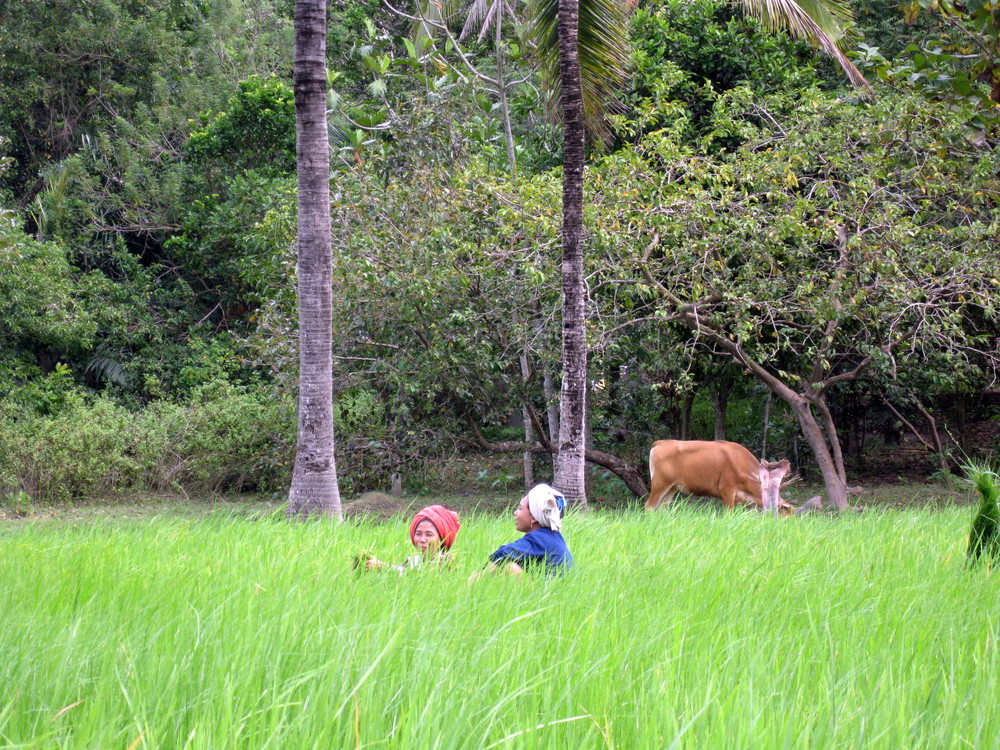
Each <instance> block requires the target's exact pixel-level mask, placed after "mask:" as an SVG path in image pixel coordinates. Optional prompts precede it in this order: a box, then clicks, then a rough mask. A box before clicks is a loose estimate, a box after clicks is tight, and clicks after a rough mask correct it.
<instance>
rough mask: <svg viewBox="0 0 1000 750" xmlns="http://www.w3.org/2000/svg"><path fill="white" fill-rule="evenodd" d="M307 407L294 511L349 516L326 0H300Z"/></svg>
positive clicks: (303, 386) (298, 93)
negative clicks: (337, 358) (339, 440)
mask: <svg viewBox="0 0 1000 750" xmlns="http://www.w3.org/2000/svg"><path fill="white" fill-rule="evenodd" d="M293 76H294V89H295V131H296V149H295V155H296V162H297V165H298V182H299V199H298V224H299V225H298V302H299V413H298V425H299V429H298V443H297V445H296V449H295V468H294V470H293V473H292V485H291V488H290V489H289V492H288V514H289V516H296V515H325V516H334V517H336V518H338V519H339V518H340V517H341V510H340V489H339V487H338V485H337V465H336V462H335V460H334V438H333V358H332V344H333V289H332V285H331V283H332V282H331V279H332V273H333V263H332V257H331V249H330V141H329V136H328V130H327V122H326V87H327V77H326V0H295V61H294V72H293Z"/></svg>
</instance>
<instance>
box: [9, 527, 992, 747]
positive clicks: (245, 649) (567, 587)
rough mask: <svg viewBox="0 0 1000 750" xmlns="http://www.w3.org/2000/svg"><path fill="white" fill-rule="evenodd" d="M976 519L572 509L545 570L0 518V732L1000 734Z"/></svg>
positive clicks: (146, 741)
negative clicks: (429, 566) (368, 565)
mask: <svg viewBox="0 0 1000 750" xmlns="http://www.w3.org/2000/svg"><path fill="white" fill-rule="evenodd" d="M968 521H969V518H968V513H967V512H962V511H946V512H931V511H917V512H907V513H885V514H880V513H874V514H866V515H863V516H859V517H854V516H851V517H843V518H830V517H823V516H816V517H808V516H807V517H802V518H796V519H775V518H763V517H760V516H757V515H753V514H744V513H736V514H732V515H721V514H720V515H715V514H705V513H695V512H691V511H689V510H686V509H684V508H677V509H672V510H671V511H669V512H666V513H658V514H653V515H638V514H623V515H602V514H598V513H593V514H590V515H588V516H585V517H571V518H569V519H568V523H567V529H566V537H567V540H568V542H569V544H570V548H571V549H572V551H573V554H574V556H575V558H576V561H577V566H576V569H575V570H574V571H572V572H571V573H569V574H568V575H566V576H564V577H561V578H556V579H539V578H525V579H512V578H508V577H506V576H496V577H490V578H485V579H482V580H479V581H477V582H475V583H472V584H471V585H470V584H468V583H467V582H466V581H467V578H468V576H469V574H470V573H472V572H474V571H475V570H478V569H479V568H480V567H481V566H482V563H483V562H484V561H485V558H486V555H487V554H488V553H489V552H490V551H491V550H492V549H494V548H495V547H496V546H498V545H499V544H500V543H502V542H505V541H510V540H512V539H513V538H515V537H516V532H514V530H513V524H512V520H511V519H509V518H504V519H499V520H498V519H495V518H487V517H483V516H480V517H467V518H464V519H463V528H462V531H461V533H460V534H459V537H458V542H457V545H456V552H457V556H458V559H457V562H456V564H455V566H454V567H453V568H452V569H451V570H448V571H413V572H410V573H408V574H406V575H403V576H401V575H398V574H396V573H377V574H358V573H355V572H354V571H353V570H352V569H351V565H350V560H351V556H352V554H353V553H354V552H355V550H357V549H358V548H362V547H367V548H371V549H373V550H375V551H376V553H377V554H379V556H380V557H382V558H384V559H385V558H388V559H392V558H394V557H395V558H399V559H402V558H403V557H404V556H405V555H406V554H408V553H409V548H408V544H406V523H405V521H404V520H400V521H398V522H396V523H392V524H389V525H387V526H371V525H361V526H352V525H336V524H332V523H306V524H289V523H285V522H283V521H278V520H258V521H253V520H247V519H239V518H226V517H212V518H209V519H208V520H204V519H202V520H193V519H172V518H165V517H164V518H154V519H152V520H145V521H137V522H135V523H124V524H123V523H118V524H91V525H76V526H73V525H68V524H64V523H58V524H56V523H48V524H36V525H32V526H25V527H6V528H4V529H3V530H0V748H13V747H18V748H125V749H127V748H206V749H209V748H210V749H211V750H219V749H221V748H283V749H285V748H355V747H365V748H442V749H444V748H493V747H503V748H562V747H566V748H576V747H583V748H599V747H607V748H623V749H624V748H669V747H674V748H713V747H720V748H722V747H759V748H780V747H795V748H799V747H845V748H846V747H854V748H862V747H863V748H892V749H893V750H895V749H897V748H901V747H906V748H918V747H924V748H952V747H954V748H965V747H976V748H986V747H997V746H998V743H1000V708H998V701H997V696H998V695H1000V660H998V656H997V645H996V644H997V636H998V614H997V613H998V612H1000V608H998V604H1000V576H998V575H996V574H995V573H991V572H990V571H987V570H985V569H983V570H975V571H969V570H968V569H966V568H964V567H963V562H964V552H965V545H966V533H967V530H968Z"/></svg>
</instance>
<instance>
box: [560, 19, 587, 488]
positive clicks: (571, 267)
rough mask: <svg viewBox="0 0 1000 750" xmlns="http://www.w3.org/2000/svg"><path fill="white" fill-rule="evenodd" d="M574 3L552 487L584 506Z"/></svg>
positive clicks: (579, 111)
mask: <svg viewBox="0 0 1000 750" xmlns="http://www.w3.org/2000/svg"><path fill="white" fill-rule="evenodd" d="M579 22H580V16H579V6H578V2H577V0H559V71H560V78H561V81H562V112H563V222H562V290H563V305H562V370H563V376H562V392H561V394H560V397H559V446H558V447H559V455H558V459H557V462H556V476H555V486H556V488H557V489H558V490H559V491H560V492H562V493H563V494H564V495H565V496H566V500H567V501H568V502H569V503H571V504H572V503H581V504H585V503H586V496H585V494H584V493H585V490H584V484H585V480H584V473H585V471H584V467H585V459H584V454H585V450H586V447H585V444H584V422H585V420H586V412H587V393H586V383H587V341H586V331H585V314H586V312H585V307H584V305H585V296H586V295H585V289H584V284H585V281H584V275H583V166H584V121H583V89H582V86H581V83H580V59H579V50H578V47H577V44H578V30H579Z"/></svg>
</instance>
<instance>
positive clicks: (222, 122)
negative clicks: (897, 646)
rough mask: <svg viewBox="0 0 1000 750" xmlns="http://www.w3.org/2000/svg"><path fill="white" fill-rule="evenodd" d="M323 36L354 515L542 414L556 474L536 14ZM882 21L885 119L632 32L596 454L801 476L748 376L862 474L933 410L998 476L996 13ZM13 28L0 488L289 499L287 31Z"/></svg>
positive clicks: (757, 35)
mask: <svg viewBox="0 0 1000 750" xmlns="http://www.w3.org/2000/svg"><path fill="white" fill-rule="evenodd" d="M29 5H30V8H29ZM330 8H331V10H330V36H329V47H328V53H329V55H328V59H329V79H330V81H331V85H332V93H331V95H330V99H329V107H330V120H331V129H330V137H331V143H332V144H333V146H334V151H333V154H334V161H335V166H334V168H333V171H332V174H331V192H332V194H333V201H332V219H333V223H334V251H335V268H334V292H335V309H334V326H335V332H336V333H335V338H336V341H335V347H334V349H335V350H334V355H335V363H336V364H335V373H334V375H335V378H336V381H335V382H336V384H337V387H338V394H339V395H338V397H337V404H336V414H337V421H338V424H337V427H338V431H339V434H338V441H339V445H338V463H339V464H340V466H341V468H340V471H339V473H340V475H341V481H342V483H343V484H344V485H345V491H347V492H352V491H359V490H364V489H369V488H374V487H378V486H385V485H387V483H388V481H389V477H390V476H391V475H392V474H396V473H400V472H402V474H403V476H404V477H405V476H407V471H408V470H410V469H413V468H415V467H418V466H420V465H422V464H424V463H426V462H427V461H430V460H435V459H437V458H441V459H447V458H449V457H452V456H454V455H455V453H456V451H459V450H465V449H468V448H469V447H470V445H474V446H478V447H479V448H486V447H489V448H491V449H495V450H505V451H510V452H512V453H513V452H515V451H520V450H521V448H522V445H521V443H520V442H519V441H521V440H523V436H524V432H523V430H521V429H511V428H508V427H506V425H508V424H509V423H510V418H511V415H512V414H515V413H518V414H519V413H520V411H521V407H522V405H527V406H529V407H530V411H531V412H532V413H533V414H534V416H536V417H537V423H536V425H535V426H536V427H540V428H542V433H543V434H541V435H540V436H539V435H536V439H537V440H538V442H537V443H536V444H535V445H534V446H533V447H534V448H535V449H536V450H537V451H539V452H542V451H544V450H547V449H550V448H551V445H549V444H548V440H547V439H548V437H549V436H550V435H551V433H552V425H551V424H550V423H549V421H548V419H547V416H546V415H547V407H548V406H549V404H550V401H551V391H550V390H547V387H550V386H551V379H552V377H555V378H556V379H558V375H559V362H558V359H559V335H560V321H559V319H558V310H559V293H560V290H559V273H560V268H559V246H558V236H559V235H558V231H559V217H560V212H559V206H560V192H559V184H560V170H559V167H558V164H559V163H560V153H559V151H558V143H559V140H558V138H557V137H556V136H557V135H558V131H557V129H556V128H555V127H554V126H553V125H552V124H551V123H550V121H549V120H548V119H547V117H546V112H545V107H544V102H543V101H542V98H541V97H540V95H539V86H538V81H537V79H536V78H535V76H536V72H535V69H534V61H533V60H532V57H531V52H530V46H529V45H528V44H527V43H526V42H525V37H524V29H523V27H522V26H521V24H520V19H518V18H516V17H512V18H511V19H510V20H509V22H508V23H507V24H506V25H505V26H504V27H503V33H502V35H501V37H500V38H499V39H493V40H490V39H487V38H481V39H476V38H475V37H474V35H467V36H465V37H463V38H462V41H460V42H459V41H457V38H458V36H460V33H459V32H460V30H461V28H462V26H463V24H464V20H465V19H461V18H455V19H453V22H452V26H453V34H454V41H452V42H448V41H445V40H444V39H441V38H437V39H432V38H428V37H421V36H420V35H419V34H418V35H414V36H411V32H412V26H411V22H410V21H408V20H407V19H405V18H401V17H397V16H394V15H393V14H392V13H391V12H390V11H389V10H387V9H386V7H385V6H384V5H383V4H380V3H349V2H345V3H331V5H330ZM508 10H509V11H511V12H518V11H520V10H522V8H521V6H520V5H519V4H515V5H514V7H512V8H510V9H508ZM858 11H859V13H858V18H859V22H860V24H861V26H860V27H859V29H858V37H859V38H860V39H863V40H864V41H863V43H862V46H860V47H859V51H858V52H857V54H856V57H857V59H858V61H859V64H861V65H862V66H867V67H866V68H865V69H866V70H867V71H868V72H869V74H870V75H872V77H873V78H878V79H879V80H881V81H883V83H884V85H883V86H882V87H880V88H879V89H878V92H877V97H876V98H875V99H873V100H862V99H859V98H858V97H857V96H855V95H854V94H853V92H850V91H848V90H847V89H846V88H845V87H844V81H843V79H842V78H840V77H839V76H838V75H837V74H835V73H834V71H833V68H832V66H831V65H830V64H829V62H828V61H825V60H823V59H822V58H817V57H816V56H814V55H813V54H812V53H811V52H809V51H808V50H807V49H806V48H805V47H803V46H801V45H799V44H798V43H794V42H791V41H790V40H788V39H786V38H782V37H771V36H766V35H764V34H762V32H761V31H760V29H759V27H758V25H757V24H756V22H754V21H751V20H748V19H747V18H744V17H743V16H742V15H741V14H739V13H738V12H736V11H734V10H733V9H732V8H731V7H730V6H728V5H722V4H719V3H717V2H715V1H714V0H701V1H700V2H697V3H681V2H675V1H672V0H657V1H656V2H653V1H652V0H651V1H650V2H645V3H639V4H638V7H637V8H636V10H635V12H634V14H633V16H632V43H633V65H632V68H631V78H630V82H629V84H628V86H627V89H626V91H624V92H622V96H621V99H622V102H623V107H622V109H621V111H620V113H619V114H618V115H617V116H615V117H614V118H613V122H612V125H613V128H614V137H613V138H611V139H610V140H609V141H608V142H607V143H605V144H603V146H601V145H600V144H596V143H595V144H591V148H590V161H589V166H588V178H587V179H588V184H589V186H590V187H589V190H590V191H591V192H590V194H589V195H588V201H587V206H586V212H587V213H586V216H587V222H588V232H589V236H588V240H587V245H586V253H585V257H586V264H587V266H586V267H587V273H588V284H589V290H590V296H589V302H588V316H589V324H588V339H589V346H590V361H591V364H590V370H589V373H590V377H589V380H590V385H591V393H590V409H591V428H592V440H593V444H594V447H595V449H596V450H599V451H603V452H605V454H607V455H612V454H613V455H614V456H618V457H619V458H620V459H621V462H622V463H623V464H624V465H633V464H640V463H641V462H642V461H643V454H644V452H645V450H646V448H647V447H648V444H649V442H650V440H651V439H654V438H660V437H667V436H688V437H707V438H711V437H713V435H715V434H718V432H719V429H723V430H725V431H726V434H727V436H728V437H730V438H732V439H738V440H740V441H742V442H744V443H746V444H747V445H749V446H751V447H752V449H754V450H757V449H758V447H760V446H761V443H762V442H766V443H767V449H766V450H767V453H769V454H771V455H778V454H781V455H784V454H789V453H791V454H794V456H795V458H796V459H798V460H799V461H800V462H801V463H802V464H803V465H804V467H805V468H806V469H808V468H809V466H810V465H811V457H810V454H809V453H808V452H807V451H806V450H805V449H803V448H802V447H801V445H802V439H801V435H800V432H799V424H798V423H797V422H796V417H795V416H794V414H793V410H792V409H791V408H790V407H788V406H787V405H786V404H784V403H782V402H781V401H780V399H775V400H774V402H773V403H772V402H771V401H769V400H768V397H767V395H766V394H767V393H768V391H767V388H766V387H765V386H764V385H763V384H762V383H764V382H765V381H764V380H761V377H760V375H759V374H757V375H756V376H754V375H751V373H753V372H754V371H753V367H752V366H751V365H750V364H748V362H752V363H756V364H758V365H760V366H761V367H763V368H764V369H765V370H766V372H767V373H768V374H769V376H770V377H773V378H776V379H778V380H780V381H781V382H782V383H784V384H786V385H787V386H788V387H789V388H791V389H792V390H793V391H795V392H802V393H805V392H806V391H808V390H809V389H810V388H812V387H813V386H814V385H815V384H816V383H819V382H822V383H828V385H826V386H824V387H823V389H822V390H823V399H824V401H823V408H824V409H826V410H827V411H828V413H829V415H830V419H831V420H832V421H833V423H835V424H836V425H838V426H839V429H840V432H839V433H838V432H836V431H834V432H833V433H831V434H829V435H828V437H827V439H828V440H833V441H837V442H839V441H841V440H844V441H847V443H848V445H849V447H851V448H852V449H853V453H850V454H849V455H848V464H849V466H850V467H852V468H853V467H856V466H857V465H858V463H857V462H858V458H859V456H861V455H862V453H863V446H864V444H865V440H868V441H869V442H870V441H871V440H872V439H877V440H879V441H881V440H883V439H889V440H892V439H898V433H899V430H900V429H904V430H906V429H909V427H906V426H904V425H909V426H912V427H913V428H914V430H915V431H916V432H921V433H922V434H923V435H925V436H926V435H927V434H928V433H927V431H926V429H924V425H926V424H930V423H929V422H927V418H928V417H930V418H936V419H937V422H936V424H937V425H938V427H939V428H940V430H939V432H940V433H941V434H942V435H943V436H944V437H943V439H942V440H940V441H938V444H935V445H934V446H933V448H934V450H935V451H937V452H939V453H941V454H942V461H936V460H935V461H934V462H929V463H928V467H929V468H935V467H938V466H940V465H941V464H942V462H943V464H944V466H947V465H948V462H947V456H946V454H952V453H953V454H956V455H958V454H960V453H961V452H962V451H965V452H966V453H976V452H989V451H991V450H996V449H997V447H998V446H997V445H995V444H993V443H991V442H990V440H991V438H989V437H987V438H986V439H985V440H984V439H982V438H975V437H974V436H973V433H972V432H971V431H970V430H968V429H966V428H967V426H968V424H970V423H971V420H972V418H973V417H979V418H988V417H989V416H990V412H989V408H988V407H987V406H982V407H979V408H978V410H977V407H976V405H977V403H979V402H980V401H981V400H982V394H984V393H986V392H987V391H988V390H989V389H990V388H995V385H994V383H995V374H996V361H995V358H996V350H997V340H998V336H1000V326H998V318H997V309H996V303H997V299H998V296H1000V284H998V281H997V280H998V279H1000V270H998V268H997V256H996V252H995V249H994V248H995V244H996V243H995V238H996V236H997V229H998V227H997V222H996V220H995V218H994V215H995V212H996V208H997V202H998V200H1000V187H998V184H997V180H996V174H997V173H998V166H1000V165H998V164H997V158H998V157H997V155H996V152H995V147H996V138H995V135H996V134H995V130H994V128H995V123H994V121H993V120H992V119H991V113H990V109H989V107H987V106H985V105H984V101H987V100H988V99H989V96H990V93H991V90H990V82H989V81H987V80H986V78H987V77H988V75H991V73H989V72H988V66H986V67H984V66H985V65H986V63H985V62H984V60H985V58H982V57H977V58H976V60H970V59H969V58H968V57H966V56H963V49H962V48H960V47H959V46H958V43H957V41H955V40H956V39H957V38H958V37H957V34H958V33H959V31H958V29H959V27H958V26H956V23H957V24H961V23H965V22H968V24H970V26H969V29H970V33H979V34H985V35H986V36H987V37H988V35H989V29H988V28H985V27H983V26H982V19H981V18H980V17H979V16H977V15H975V13H973V12H972V10H971V9H967V11H963V12H964V13H965V15H962V14H961V13H959V11H958V10H956V9H948V15H947V18H943V17H938V16H935V15H932V14H931V13H930V12H920V13H917V12H915V11H914V10H913V9H911V12H910V14H909V16H908V17H906V18H903V17H901V16H898V17H897V16H895V15H893V13H888V12H887V11H885V10H884V9H881V7H880V9H879V10H877V11H876V10H874V9H873V8H870V7H867V6H863V5H859V6H858ZM934 12H935V13H939V12H943V11H942V10H940V9H939V11H934ZM904 21H915V22H916V23H915V25H913V26H906V25H905V24H904ZM976 24H979V25H978V26H977V25H976ZM0 28H2V30H3V31H4V33H3V34H2V35H0V103H2V104H3V106H0V157H2V158H0V261H2V262H0V355H2V362H3V364H2V366H0V446H2V450H3V454H4V458H3V461H2V463H0V491H2V492H4V493H6V492H12V491H15V490H23V491H25V492H28V493H29V494H32V495H37V496H39V497H53V498H54V497H61V498H69V497H85V496H93V495H96V494H102V493H106V492H109V491H116V490H128V489H164V488H172V489H183V488H199V489H211V490H218V491H225V490H233V489H254V490H270V489H277V488H280V487H281V486H282V485H283V483H284V482H286V481H287V471H288V467H289V460H290V456H289V451H290V450H291V448H290V446H293V445H294V429H295V428H294V390H295V378H296V374H297V370H296V361H297V360H296V354H295V347H296V322H295V321H296V318H295V302H296V301H295V278H294V276H295V258H294V243H295V226H296V217H295V201H296V196H295V181H294V168H295V164H294V105H293V101H292V95H291V88H290V60H291V46H290V45H291V3H289V2H286V1H284V0H245V1H244V2H236V0H210V1H209V2H198V3H194V2H186V1H182V0H154V1H153V2H144V3H133V2H130V1H129V0H100V1H99V2H92V3H86V4H83V5H80V4H78V3H69V2H62V1H60V2H56V3H46V4H43V5H41V6H39V5H38V4H24V3H21V4H18V3H14V4H10V5H9V7H8V9H7V10H6V11H5V12H4V14H3V15H0ZM945 31H948V33H949V34H951V35H952V36H950V37H948V39H951V40H952V41H953V45H952V46H950V47H948V46H947V45H945V46H941V45H939V46H938V47H935V49H937V50H938V51H937V52H934V55H937V57H934V56H933V55H930V54H928V53H927V50H928V49H929V47H930V46H933V45H932V44H931V42H933V41H934V39H935V38H936V37H935V35H937V38H940V39H945V37H944V36H943V35H944V33H945ZM990 38H992V37H990ZM911 41H913V42H914V44H916V45H917V46H916V47H913V48H909V49H908V46H907V45H908V44H909V43H910V42H911ZM921 50H922V51H921ZM918 52H919V55H918V54H917V53H918ZM963 65H964V66H966V68H967V70H966V74H965V78H964V79H961V80H962V81H965V83H961V82H959V83H955V82H956V81H958V80H959V78H960V77H959V76H958V75H957V72H956V71H958V69H959V68H961V67H962V66H963ZM935 66H936V67H935ZM942 66H946V67H947V66H950V67H948V71H950V72H948V71H945V70H944V68H942ZM918 68H919V70H917V69H918ZM932 69H933V70H932ZM907 71H908V72H907ZM915 72H919V73H921V75H915ZM932 72H933V75H932ZM939 73H940V75H939ZM946 73H947V75H948V76H950V77H949V78H948V81H949V83H948V85H947V86H945V81H944V79H943V78H941V77H940V76H941V75H945V74H946ZM501 74H502V75H501ZM498 81H499V82H500V83H498ZM501 84H502V85H501ZM966 84H967V85H966ZM501 89H502V91H501ZM501 93H502V96H501ZM508 126H509V127H508ZM685 305H688V306H691V305H694V306H697V307H698V309H699V312H700V314H703V315H704V318H703V320H704V322H705V323H706V325H710V326H711V328H712V331H714V332H715V334H717V335H718V336H719V337H721V338H719V339H712V337H711V336H710V335H708V334H707V333H706V331H707V329H701V328H698V327H697V326H692V325H691V324H690V320H687V319H685V318H684V316H683V315H680V314H679V313H680V312H681V311H682V308H684V306H685ZM897 333H902V334H904V335H902V336H897V335H896V334H897ZM727 341H728V342H736V343H738V345H739V346H740V347H741V350H742V352H743V354H742V355H741V356H743V359H742V360H741V359H740V358H739V357H736V360H737V361H736V362H734V356H735V355H733V353H732V351H731V350H730V349H727V346H726V345H724V343H725V342H727ZM525 368H526V369H525ZM772 390H773V388H772ZM956 399H957V400H956ZM959 402H960V403H961V404H962V409H961V410H959V409H957V408H955V407H954V406H953V405H954V404H955V403H959ZM983 403H984V404H985V403H986V402H985V401H983ZM859 404H864V405H865V406H864V408H860V407H859V406H858V405H859ZM925 415H926V417H925ZM720 425H721V428H720V427H719V426H720ZM859 425H860V427H859ZM931 426H933V425H931ZM986 434H987V436H988V435H989V434H990V433H986ZM927 439H928V441H929V438H927ZM800 450H801V451H802V452H801V454H800V453H799V451H800ZM613 463H614V462H612V461H610V459H608V460H606V461H605V465H607V466H609V467H610V466H611V464H613ZM539 466H541V462H539Z"/></svg>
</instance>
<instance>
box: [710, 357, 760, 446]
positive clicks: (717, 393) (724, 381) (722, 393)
mask: <svg viewBox="0 0 1000 750" xmlns="http://www.w3.org/2000/svg"><path fill="white" fill-rule="evenodd" d="M727 370H728V368H727ZM731 383H732V378H731V377H730V376H729V373H728V371H727V372H726V373H725V374H723V375H722V376H720V377H718V378H716V379H715V384H716V387H715V388H713V389H712V407H713V411H714V412H715V429H714V430H713V435H714V437H715V439H716V440H725V439H726V412H727V411H728V409H729V387H730V385H731ZM768 393H770V391H769V392H768Z"/></svg>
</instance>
